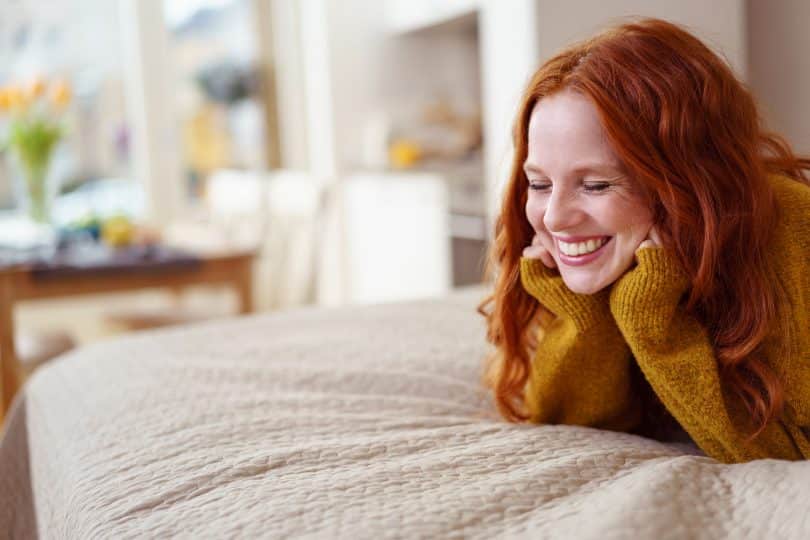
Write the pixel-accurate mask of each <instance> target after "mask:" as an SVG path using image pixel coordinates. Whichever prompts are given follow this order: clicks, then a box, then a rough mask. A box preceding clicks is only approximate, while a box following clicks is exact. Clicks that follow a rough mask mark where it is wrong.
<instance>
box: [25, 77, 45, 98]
mask: <svg viewBox="0 0 810 540" xmlns="http://www.w3.org/2000/svg"><path fill="white" fill-rule="evenodd" d="M44 93H45V81H44V80H43V79H42V77H37V78H36V79H34V80H33V82H32V83H31V86H29V87H28V95H29V96H30V97H31V98H32V99H37V98H38V97H40V96H41V95H42V94H44Z"/></svg>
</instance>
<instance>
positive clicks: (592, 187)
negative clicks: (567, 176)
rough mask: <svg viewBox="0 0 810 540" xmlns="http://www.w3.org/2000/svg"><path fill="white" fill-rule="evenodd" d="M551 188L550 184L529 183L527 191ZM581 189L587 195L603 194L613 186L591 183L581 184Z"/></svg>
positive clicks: (607, 183)
mask: <svg viewBox="0 0 810 540" xmlns="http://www.w3.org/2000/svg"><path fill="white" fill-rule="evenodd" d="M550 187H551V184H550V183H548V182H546V183H539V182H529V189H532V190H534V191H546V190H547V189H548V188H550ZM582 187H583V188H584V189H585V191H587V192H588V193H604V192H605V191H608V190H609V189H610V188H611V187H613V185H612V184H611V183H610V182H591V183H589V184H583V185H582Z"/></svg>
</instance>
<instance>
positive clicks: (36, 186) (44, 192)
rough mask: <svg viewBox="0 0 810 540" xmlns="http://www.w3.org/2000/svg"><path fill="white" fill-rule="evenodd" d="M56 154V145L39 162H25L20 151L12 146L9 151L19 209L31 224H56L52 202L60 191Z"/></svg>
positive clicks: (37, 160)
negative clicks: (55, 163)
mask: <svg viewBox="0 0 810 540" xmlns="http://www.w3.org/2000/svg"><path fill="white" fill-rule="evenodd" d="M56 152H57V147H56V146H54V147H53V148H52V149H51V150H50V152H48V154H47V155H44V156H41V157H40V158H39V159H36V160H30V159H29V160H25V159H23V157H22V155H21V153H20V152H19V151H18V150H17V149H15V148H13V147H12V148H11V151H10V157H11V172H12V175H13V176H14V178H15V182H14V184H15V192H16V198H17V206H18V207H19V208H20V209H21V210H22V211H23V212H24V213H25V214H26V215H27V216H28V218H29V219H30V220H31V221H33V222H34V223H37V224H41V225H51V224H52V223H53V202H54V199H55V197H56V194H57V192H58V189H59V182H58V179H57V178H56V175H55V174H54V173H55V171H54V167H53V161H54V155H55V154H56Z"/></svg>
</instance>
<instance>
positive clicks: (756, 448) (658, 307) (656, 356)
mask: <svg viewBox="0 0 810 540" xmlns="http://www.w3.org/2000/svg"><path fill="white" fill-rule="evenodd" d="M636 257H637V260H638V266H637V267H636V268H634V269H633V270H631V271H630V272H628V273H626V274H625V275H624V276H623V277H622V278H621V279H620V280H619V281H618V282H617V283H616V284H615V285H614V287H613V288H612V291H611V295H610V308H611V311H612V313H613V316H614V318H615V320H616V323H617V324H618V327H619V329H620V330H621V333H622V335H623V336H624V338H625V340H626V341H627V343H628V344H629V345H630V349H631V350H632V352H633V354H634V356H635V359H636V361H637V362H638V364H639V367H640V368H641V371H642V372H643V373H644V376H645V377H646V378H647V380H648V381H649V383H650V386H652V388H653V390H654V391H655V393H656V394H657V395H658V397H659V398H660V399H661V401H662V402H663V404H664V405H665V406H666V408H667V409H668V410H669V411H670V413H671V414H672V415H673V416H674V417H675V419H676V420H678V422H679V423H680V424H681V425H682V426H683V428H684V429H685V430H686V431H687V432H688V433H689V435H690V436H691V437H692V438H693V439H694V441H695V442H696V443H697V444H698V445H699V446H700V447H701V448H702V449H703V450H704V451H705V452H706V453H707V454H708V455H710V456H712V457H714V458H715V459H718V460H720V461H723V462H726V463H735V462H743V461H748V460H752V459H758V458H781V459H802V457H803V456H802V454H801V452H800V450H799V448H797V446H796V443H795V442H794V440H793V438H792V437H791V433H793V432H796V430H793V429H789V427H790V426H785V425H784V424H783V423H782V422H781V421H774V422H772V424H770V425H769V426H768V427H767V428H766V429H765V430H764V431H763V433H762V434H761V435H760V436H759V437H758V438H757V439H755V440H754V441H752V442H751V443H746V442H745V438H746V435H747V432H742V431H740V429H743V428H744V429H749V427H748V426H750V425H749V424H747V423H745V422H744V420H745V419H746V418H747V416H748V413H747V410H746V409H745V407H744V406H743V404H742V403H741V402H740V400H739V398H737V397H736V396H733V395H729V392H726V391H724V388H723V386H722V385H721V381H720V374H719V367H718V363H717V360H716V359H715V355H714V350H713V347H712V344H711V341H710V339H709V336H708V334H707V332H706V329H705V328H703V326H701V324H700V323H699V322H698V321H697V320H696V319H695V318H694V317H693V316H690V315H689V314H687V313H686V312H685V310H684V309H683V308H682V307H681V306H680V305H679V303H680V300H681V297H682V296H683V293H684V292H685V291H686V289H687V287H688V285H689V279H688V277H687V276H686V274H685V273H684V272H683V271H682V270H681V269H680V267H679V266H678V264H677V263H676V262H675V260H674V258H673V257H672V256H671V255H669V253H668V252H666V251H665V250H664V249H663V248H660V247H652V248H644V247H642V248H641V249H639V250H638V251H637V252H636Z"/></svg>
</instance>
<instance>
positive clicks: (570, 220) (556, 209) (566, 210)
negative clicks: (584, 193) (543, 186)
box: [543, 188, 580, 232]
mask: <svg viewBox="0 0 810 540" xmlns="http://www.w3.org/2000/svg"><path fill="white" fill-rule="evenodd" d="M575 199H576V194H575V193H571V192H567V191H566V190H564V189H553V188H552V190H551V196H550V197H549V198H548V202H547V204H546V211H545V213H544V214H543V224H544V225H545V226H546V229H547V230H548V231H551V232H561V231H566V230H569V229H570V228H571V227H572V226H573V225H574V224H575V223H576V221H577V219H578V214H579V213H580V212H579V210H577V208H576V201H575Z"/></svg>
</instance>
